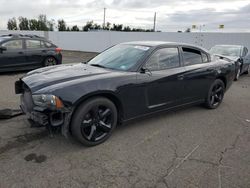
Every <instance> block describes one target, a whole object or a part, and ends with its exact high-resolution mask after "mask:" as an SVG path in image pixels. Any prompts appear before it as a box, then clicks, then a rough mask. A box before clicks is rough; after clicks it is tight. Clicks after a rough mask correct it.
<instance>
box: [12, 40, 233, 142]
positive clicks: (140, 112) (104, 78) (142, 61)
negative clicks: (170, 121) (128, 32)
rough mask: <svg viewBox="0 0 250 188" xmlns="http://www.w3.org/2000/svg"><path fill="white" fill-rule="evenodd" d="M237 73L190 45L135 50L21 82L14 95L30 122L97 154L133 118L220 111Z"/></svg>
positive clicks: (141, 45) (110, 52)
mask: <svg viewBox="0 0 250 188" xmlns="http://www.w3.org/2000/svg"><path fill="white" fill-rule="evenodd" d="M234 69H235V67H234V63H233V62H228V61H225V60H221V59H217V60H216V61H212V60H211V57H210V55H209V53H208V52H206V51H205V50H204V49H201V48H198V47H195V46H192V45H188V44H180V43H167V42H130V43H122V44H119V45H116V46H114V47H112V48H109V49H107V50H106V51H104V52H103V53H101V54H99V55H98V56H96V57H95V58H93V59H92V60H90V61H89V62H87V63H80V64H71V65H70V64H69V65H61V66H56V67H53V68H51V67H47V68H42V69H38V70H34V71H32V72H29V73H28V74H27V75H26V76H24V77H23V78H21V79H20V80H19V81H17V82H16V93H17V94H21V108H22V110H23V111H24V112H25V113H26V115H27V117H28V119H30V120H31V121H33V122H35V123H37V124H40V125H44V126H47V127H48V128H49V129H51V128H52V127H61V130H62V133H63V134H64V135H65V136H67V135H68V136H69V135H73V136H74V137H75V138H76V139H77V140H78V141H80V142H81V143H83V144H85V145H88V146H93V145H97V144H100V143H102V142H104V141H105V140H106V139H107V138H108V137H109V136H110V135H111V134H112V132H113V131H114V129H115V127H116V125H117V124H119V123H122V122H126V121H129V120H132V119H135V118H139V117H142V116H145V115H149V114H152V113H156V112H160V111H163V110H170V109H174V108H180V107H184V106H188V105H194V104H200V103H203V104H205V106H206V107H207V108H210V109H214V108H217V107H218V106H219V105H220V104H221V102H222V99H223V96H224V92H225V91H226V90H227V89H228V88H229V87H230V85H231V84H232V81H233V79H234V76H235V72H234Z"/></svg>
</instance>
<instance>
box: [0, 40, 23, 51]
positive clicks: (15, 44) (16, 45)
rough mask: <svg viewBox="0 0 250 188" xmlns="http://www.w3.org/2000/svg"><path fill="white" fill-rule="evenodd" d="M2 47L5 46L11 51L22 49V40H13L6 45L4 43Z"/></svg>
mask: <svg viewBox="0 0 250 188" xmlns="http://www.w3.org/2000/svg"><path fill="white" fill-rule="evenodd" d="M2 46H5V47H6V48H7V49H8V50H9V49H22V47H23V45H22V40H11V41H8V42H6V43H3V44H2Z"/></svg>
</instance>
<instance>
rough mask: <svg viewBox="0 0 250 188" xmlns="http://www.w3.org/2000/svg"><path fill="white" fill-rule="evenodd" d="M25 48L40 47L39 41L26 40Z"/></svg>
mask: <svg viewBox="0 0 250 188" xmlns="http://www.w3.org/2000/svg"><path fill="white" fill-rule="evenodd" d="M26 47H27V48H41V41H39V40H26Z"/></svg>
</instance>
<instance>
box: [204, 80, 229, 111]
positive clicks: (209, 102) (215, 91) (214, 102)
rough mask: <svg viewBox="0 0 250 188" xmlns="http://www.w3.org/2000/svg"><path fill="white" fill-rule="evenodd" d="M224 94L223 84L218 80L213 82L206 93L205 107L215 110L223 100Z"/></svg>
mask: <svg viewBox="0 0 250 188" xmlns="http://www.w3.org/2000/svg"><path fill="white" fill-rule="evenodd" d="M224 92H225V84H224V83H223V81H222V80H220V79H217V80H215V81H214V83H213V84H212V85H211V87H210V89H209V91H208V95H207V98H206V102H205V105H206V107H207V108H209V109H215V108H217V107H218V106H219V105H220V104H221V102H222V100H223V97H224Z"/></svg>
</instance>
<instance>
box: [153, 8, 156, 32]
mask: <svg viewBox="0 0 250 188" xmlns="http://www.w3.org/2000/svg"><path fill="white" fill-rule="evenodd" d="M155 22H156V12H155V15H154V28H153V30H154V32H155Z"/></svg>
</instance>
